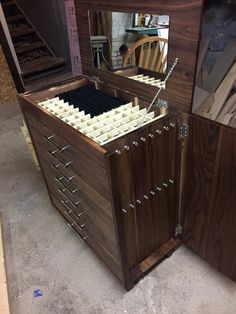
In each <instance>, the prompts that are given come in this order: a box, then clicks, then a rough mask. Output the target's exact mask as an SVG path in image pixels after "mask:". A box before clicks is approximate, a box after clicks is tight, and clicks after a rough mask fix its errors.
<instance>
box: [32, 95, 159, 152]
mask: <svg viewBox="0 0 236 314" xmlns="http://www.w3.org/2000/svg"><path fill="white" fill-rule="evenodd" d="M114 99H115V98H114ZM75 101H76V100H75ZM38 105H39V106H41V107H42V108H44V109H46V110H47V111H48V112H50V113H51V114H53V115H55V116H56V117H58V118H59V119H61V120H63V121H64V122H66V123H67V124H69V125H70V126H72V127H73V128H75V129H76V130H78V131H80V132H81V133H83V134H85V135H86V136H88V137H89V138H91V139H92V140H94V141H95V142H96V143H98V144H99V145H101V146H102V145H104V144H107V143H109V142H111V141H113V140H115V139H117V138H119V137H121V136H123V135H125V134H128V133H130V132H132V131H134V130H136V129H138V128H140V127H142V126H143V125H146V124H149V123H150V122H152V121H155V120H157V119H159V118H161V117H163V115H157V116H156V114H155V112H154V111H151V112H148V113H147V109H146V108H144V109H141V108H140V107H139V106H135V105H133V103H127V104H124V105H121V106H119V107H118V108H113V109H111V110H109V111H107V112H104V113H101V114H98V115H97V116H93V117H92V115H91V113H86V112H85V111H84V110H83V109H81V108H80V107H78V106H75V105H74V104H72V102H70V103H69V102H66V101H65V100H64V99H60V98H59V97H55V98H52V99H49V100H46V101H43V102H39V103H38ZM91 105H93V106H94V107H95V108H96V107H97V104H96V100H95V99H94V100H93V101H92V102H91Z"/></svg>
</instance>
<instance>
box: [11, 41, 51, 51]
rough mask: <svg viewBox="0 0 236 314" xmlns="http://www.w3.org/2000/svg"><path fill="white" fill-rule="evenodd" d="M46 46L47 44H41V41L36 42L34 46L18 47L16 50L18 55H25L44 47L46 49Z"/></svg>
mask: <svg viewBox="0 0 236 314" xmlns="http://www.w3.org/2000/svg"><path fill="white" fill-rule="evenodd" d="M45 46H46V44H45V43H43V42H40V41H36V42H34V43H32V44H28V45H24V46H20V47H17V48H16V49H15V50H16V53H17V54H20V53H24V52H26V51H31V50H34V49H38V48H42V47H45Z"/></svg>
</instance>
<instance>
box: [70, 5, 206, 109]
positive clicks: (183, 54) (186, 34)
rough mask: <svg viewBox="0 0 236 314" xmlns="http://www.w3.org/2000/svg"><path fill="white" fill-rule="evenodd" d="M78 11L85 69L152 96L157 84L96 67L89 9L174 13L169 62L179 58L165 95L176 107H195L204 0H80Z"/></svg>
mask: <svg viewBox="0 0 236 314" xmlns="http://www.w3.org/2000/svg"><path fill="white" fill-rule="evenodd" d="M75 4H76V12H77V21H78V25H79V27H78V31H79V40H80V42H81V43H83V44H82V45H80V50H81V59H82V66H83V73H84V74H86V75H89V76H93V75H95V76H98V77H99V78H100V79H101V80H102V81H104V82H106V83H109V84H111V85H114V86H117V87H120V88H122V89H124V90H129V91H130V92H133V91H134V90H135V91H136V93H137V95H139V96H140V97H143V98H146V99H149V100H150V99H151V98H152V97H153V96H154V94H155V92H156V88H154V87H151V86H147V85H146V84H142V83H139V82H135V81H132V80H129V79H127V78H122V80H121V78H120V77H119V76H117V75H115V74H113V73H111V72H105V71H102V70H98V69H95V68H93V67H92V54H91V47H90V40H89V38H90V34H89V22H88V11H89V10H104V11H113V12H142V13H153V14H167V15H170V35H169V36H170V37H169V53H168V65H171V64H172V63H173V61H174V59H175V58H176V57H178V58H179V64H178V65H177V67H176V69H175V71H174V73H173V75H172V76H171V78H170V80H169V82H168V87H167V90H166V91H165V92H163V93H162V94H161V95H162V96H161V97H162V98H163V99H166V100H168V101H169V103H170V105H171V106H172V107H173V108H177V109H180V110H182V111H185V112H190V111H191V105H192V94H193V85H194V79H195V70H196V60H197V52H198V42H199V31H200V26H201V15H202V6H203V0H191V1H187V2H186V1H184V0H177V1H175V0H168V1H166V0H161V1H154V0H151V1H148V4H147V3H145V2H142V1H140V2H137V1H135V0H131V1H129V3H127V1H125V0H121V1H119V2H117V1H114V0H112V1H108V0H103V1H100V0H90V1H85V0H76V1H75Z"/></svg>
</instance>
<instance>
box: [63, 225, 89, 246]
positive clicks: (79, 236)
mask: <svg viewBox="0 0 236 314" xmlns="http://www.w3.org/2000/svg"><path fill="white" fill-rule="evenodd" d="M68 226H69V227H70V228H71V230H72V231H73V232H74V233H75V234H76V235H77V237H78V238H79V239H80V240H81V241H82V242H83V243H84V242H85V240H86V239H88V237H89V235H86V236H85V237H81V235H80V234H78V233H77V232H76V231H75V230H74V228H73V227H72V226H71V225H70V224H68Z"/></svg>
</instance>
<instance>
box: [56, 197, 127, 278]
mask: <svg viewBox="0 0 236 314" xmlns="http://www.w3.org/2000/svg"><path fill="white" fill-rule="evenodd" d="M51 198H52V202H53V204H54V205H55V207H56V208H57V209H58V210H59V211H60V212H61V213H62V215H63V216H64V217H65V218H66V220H67V221H68V222H69V224H68V225H69V227H70V228H71V229H73V230H74V231H75V233H76V235H78V236H79V238H80V239H82V241H85V242H86V243H87V244H88V245H89V246H90V247H91V248H92V249H93V250H94V251H95V252H96V254H97V255H98V256H99V257H100V258H101V259H102V260H103V262H104V263H105V264H106V265H107V266H108V267H109V268H110V270H111V271H112V272H113V273H114V274H115V275H116V276H117V277H118V278H119V279H120V280H123V279H122V278H123V275H122V270H121V264H120V260H119V258H117V257H116V256H115V255H112V254H110V253H109V251H108V250H107V248H106V247H105V246H103V245H101V244H100V243H99V242H97V239H96V237H95V236H93V235H91V234H89V233H88V231H87V230H85V229H84V230H83V231H82V232H81V230H80V228H78V226H77V223H75V221H74V220H73V219H71V218H69V219H68V217H67V216H66V215H65V214H64V207H63V206H62V204H61V202H60V200H58V199H57V198H56V197H55V196H54V195H53V194H51Z"/></svg>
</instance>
